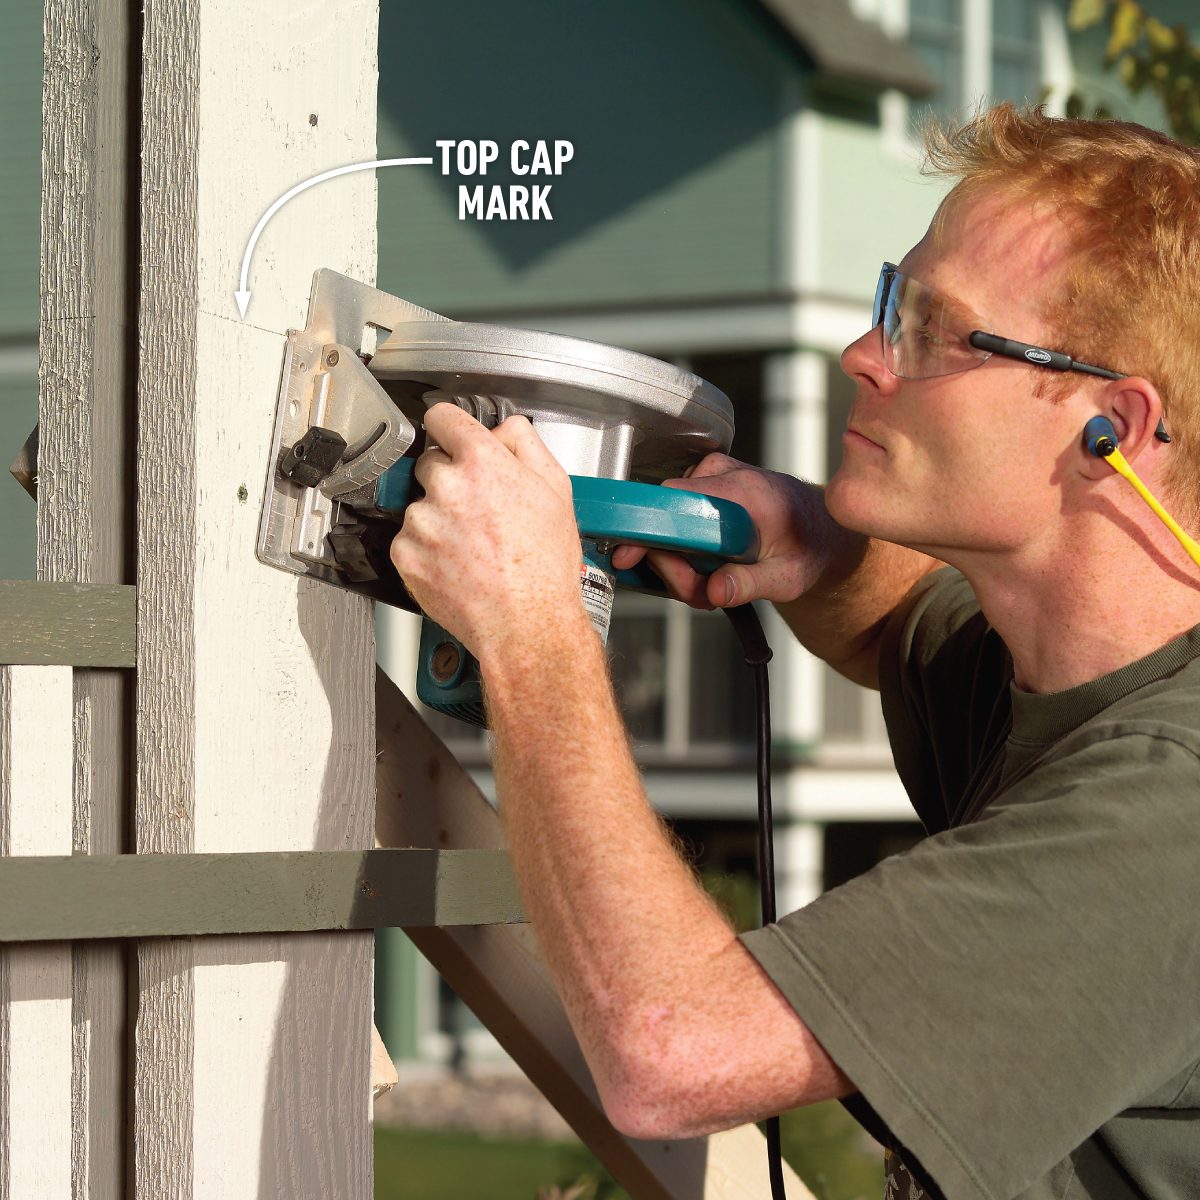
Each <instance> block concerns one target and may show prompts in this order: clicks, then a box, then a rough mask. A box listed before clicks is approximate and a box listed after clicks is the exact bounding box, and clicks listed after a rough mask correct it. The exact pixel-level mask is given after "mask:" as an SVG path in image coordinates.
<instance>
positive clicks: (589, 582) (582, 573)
mask: <svg viewBox="0 0 1200 1200" xmlns="http://www.w3.org/2000/svg"><path fill="white" fill-rule="evenodd" d="M579 586H580V587H581V588H582V589H583V607H584V608H585V609H587V615H588V619H589V620H590V621H591V623H592V628H593V629H595V631H596V632H597V633H598V634H599V635H600V641H601V642H603V643H604V644H605V645H607V644H608V627H609V625H610V624H611V623H612V606H613V592H614V590H615V589H614V586H613V580H612V576H610V575H609V574H608V572H607V571H602V570H601V569H600V568H599V567H596V566H593V565H592V564H591V563H590V562H587V561H584V562H582V563H580V564H579Z"/></svg>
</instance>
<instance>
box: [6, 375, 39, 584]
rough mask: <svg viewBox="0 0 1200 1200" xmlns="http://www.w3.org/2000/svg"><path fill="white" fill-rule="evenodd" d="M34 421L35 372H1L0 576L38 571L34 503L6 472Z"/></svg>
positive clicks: (17, 576)
mask: <svg viewBox="0 0 1200 1200" xmlns="http://www.w3.org/2000/svg"><path fill="white" fill-rule="evenodd" d="M36 424H37V372H36V368H33V369H31V370H30V371H29V372H28V373H27V374H24V375H8V374H0V579H33V578H34V577H35V576H36V574H37V505H35V504H34V502H33V501H32V500H31V499H30V498H29V497H28V496H27V495H26V494H25V490H24V489H23V488H22V487H21V485H20V484H19V483H18V482H17V481H16V480H15V479H14V478H13V477H12V476H11V475H10V474H9V473H8V468H9V464H11V463H12V461H13V459H14V458H16V457H17V453H18V451H19V450H20V449H21V447H22V446H23V445H24V444H25V439H26V438H27V437H28V436H29V434H30V431H31V430H32V429H33V427H34V425H36Z"/></svg>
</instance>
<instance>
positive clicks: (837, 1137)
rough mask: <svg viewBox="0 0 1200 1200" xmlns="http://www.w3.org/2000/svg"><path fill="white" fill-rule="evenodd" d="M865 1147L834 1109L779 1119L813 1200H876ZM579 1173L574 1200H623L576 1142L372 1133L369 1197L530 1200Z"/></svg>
mask: <svg viewBox="0 0 1200 1200" xmlns="http://www.w3.org/2000/svg"><path fill="white" fill-rule="evenodd" d="M865 1146H866V1143H865V1139H864V1138H863V1136H862V1134H861V1133H860V1132H859V1129H858V1126H857V1125H856V1124H855V1122H854V1121H853V1120H852V1119H851V1118H850V1117H849V1116H848V1115H847V1114H846V1112H845V1111H844V1110H843V1109H842V1107H841V1106H840V1105H838V1104H815V1105H813V1106H812V1107H811V1108H807V1109H803V1110H797V1111H796V1112H791V1113H787V1114H785V1115H784V1118H783V1153H784V1158H786V1159H787V1161H788V1162H789V1163H791V1165H792V1166H793V1167H794V1168H795V1169H796V1171H797V1173H798V1174H799V1175H800V1177H801V1178H802V1179H803V1180H804V1182H805V1183H807V1184H808V1186H809V1188H810V1189H811V1190H812V1192H813V1195H814V1196H815V1197H816V1198H817V1200H879V1197H880V1196H882V1194H883V1167H882V1164H881V1163H880V1158H879V1155H878V1153H873V1152H872V1151H870V1150H868V1149H866V1148H865ZM764 1153H765V1151H764ZM585 1176H586V1177H590V1178H591V1179H592V1180H593V1181H595V1185H596V1190H595V1191H594V1192H591V1191H585V1192H584V1193H583V1194H582V1195H581V1196H580V1197H579V1200H628V1197H627V1195H626V1193H625V1192H624V1191H622V1190H621V1189H620V1188H618V1187H617V1186H616V1184H614V1183H613V1182H612V1179H611V1177H610V1176H609V1175H608V1173H607V1172H606V1171H605V1170H604V1168H603V1167H601V1166H600V1164H599V1163H598V1162H597V1161H596V1160H595V1158H593V1157H592V1155H591V1154H590V1153H589V1151H588V1150H586V1149H585V1148H584V1147H583V1146H581V1145H580V1144H579V1143H577V1142H539V1141H511V1140H500V1139H494V1138H483V1137H479V1136H477V1135H476V1134H471V1133H431V1132H428V1131H425V1130H416V1129H387V1128H385V1127H382V1126H380V1127H377V1128H376V1130H375V1200H536V1197H537V1195H538V1190H539V1189H540V1188H546V1189H549V1188H552V1187H554V1186H558V1187H560V1188H568V1187H570V1186H571V1185H572V1184H575V1183H578V1182H579V1181H580V1180H582V1179H583V1178H584V1177H585Z"/></svg>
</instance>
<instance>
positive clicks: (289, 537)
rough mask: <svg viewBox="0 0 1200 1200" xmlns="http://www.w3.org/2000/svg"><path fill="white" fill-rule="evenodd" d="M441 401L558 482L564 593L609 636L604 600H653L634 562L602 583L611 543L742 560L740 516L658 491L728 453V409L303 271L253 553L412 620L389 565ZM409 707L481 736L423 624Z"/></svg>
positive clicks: (462, 684)
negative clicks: (524, 424)
mask: <svg viewBox="0 0 1200 1200" xmlns="http://www.w3.org/2000/svg"><path fill="white" fill-rule="evenodd" d="M442 401H450V402H452V403H455V404H457V405H458V406H459V407H461V408H463V409H464V410H465V411H467V412H469V413H471V414H472V415H474V416H476V417H477V418H478V419H480V420H482V421H483V422H484V423H485V424H487V425H494V424H495V423H497V422H498V421H499V420H500V419H501V418H502V417H503V416H506V415H508V414H510V413H520V414H523V415H524V416H526V417H528V418H529V420H530V421H531V422H532V424H533V426H534V428H535V429H536V430H537V432H538V433H539V435H540V436H541V438H542V440H543V441H544V442H545V443H546V445H547V447H548V448H549V449H550V451H551V453H552V454H553V455H554V456H555V458H557V459H558V461H559V462H560V463H561V464H562V466H563V467H564V469H565V470H566V471H567V472H568V474H569V475H570V476H571V486H572V491H573V495H574V503H575V517H576V521H577V522H578V525H579V534H580V542H581V547H582V555H581V565H580V586H581V588H582V591H583V599H584V604H585V606H586V608H587V610H588V613H589V615H590V617H591V619H592V623H593V625H594V626H595V628H596V630H597V632H598V633H599V635H600V637H601V638H602V639H605V638H607V634H608V627H609V620H610V616H611V611H612V603H613V594H614V590H615V588H618V587H622V588H634V589H637V590H641V591H652V592H660V593H661V592H663V587H662V584H661V582H660V581H659V580H658V577H657V576H656V575H654V574H653V572H651V571H650V570H649V569H648V568H647V567H645V565H644V564H643V565H642V566H640V567H639V568H637V569H635V570H633V571H621V572H616V571H614V570H613V567H612V551H613V550H614V549H615V547H616V546H618V545H621V544H632V545H641V546H646V547H649V548H652V549H665V550H673V551H676V552H678V553H681V554H685V555H687V556H688V557H689V558H690V559H691V560H692V561H693V564H694V565H695V566H696V568H697V569H698V570H701V571H704V572H711V571H712V570H715V569H716V567H717V566H718V565H720V563H722V562H728V561H736V562H752V561H754V559H755V557H756V555H757V550H758V539H757V534H756V531H755V529H754V526H753V523H752V521H751V520H750V517H749V515H748V514H747V513H746V511H745V510H744V509H743V508H741V507H740V506H739V505H736V504H733V503H731V502H730V501H727V500H720V499H716V498H713V497H709V496H703V495H699V494H697V493H695V492H688V491H682V490H679V489H675V488H664V487H661V486H660V483H661V481H662V480H663V479H665V478H669V477H671V476H673V475H681V474H682V473H683V471H684V470H685V469H686V468H687V467H688V466H690V465H693V464H695V463H697V462H699V461H700V459H701V458H703V457H704V455H706V454H708V453H710V452H712V451H727V450H728V449H729V446H730V444H731V442H732V439H733V408H732V405H731V404H730V403H729V400H728V398H727V397H726V396H725V395H724V394H723V393H722V392H720V391H718V390H717V389H716V388H714V387H713V386H712V385H711V384H709V383H706V382H705V381H704V380H703V379H700V378H699V377H697V376H695V375H692V374H690V373H689V372H687V371H683V370H681V369H679V368H678V367H675V366H673V365H671V364H670V363H665V362H661V361H659V360H658V359H653V358H648V357H646V356H645V355H641V354H635V353H632V352H630V351H626V350H618V349H615V348H613V347H610V346H604V345H601V344H599V343H596V342H587V341H583V340H581V339H579V338H569V337H563V336H561V335H557V334H550V333H542V332H539V331H536V330H523V329H509V328H506V327H503V326H496V325H481V324H470V323H466V322H457V321H451V320H448V319H447V318H445V317H442V316H439V315H438V314H437V313H433V312H430V311H429V310H427V309H423V308H420V307H418V306H417V305H415V304H412V303H410V302H409V301H406V300H401V299H398V298H397V297H394V296H388V295H386V294H385V293H383V292H379V291H376V290H375V289H374V288H370V287H367V286H366V285H364V284H360V283H357V282H355V281H354V280H352V279H347V278H346V277H345V276H342V275H338V274H336V273H335V272H332V271H318V272H317V273H316V276H315V277H314V282H313V292H312V296H311V298H310V306H309V317H308V324H307V326H306V327H305V329H304V330H301V331H296V330H293V331H291V332H290V333H289V334H288V342H287V349H286V353H285V358H284V369H283V378H282V383H281V387H280V392H279V400H278V405H277V409H276V419H275V429H274V436H273V441H272V447H271V456H270V464H269V469H268V478H267V486H266V499H265V501H264V505H263V514H262V521H261V524H260V527H259V540H258V556H259V558H260V559H261V560H262V561H263V562H265V563H268V564H270V565H271V566H273V567H277V568H279V569H280V570H285V571H291V572H293V573H295V574H301V575H308V576H311V577H315V578H319V579H322V580H325V581H326V582H329V583H333V584H335V585H337V586H339V587H343V588H347V589H349V590H351V591H356V592H360V593H362V594H364V595H367V596H370V597H372V598H373V599H376V600H381V601H383V602H385V603H387V604H393V605H396V606H398V607H402V608H408V609H410V610H413V611H419V610H418V609H417V607H416V605H415V604H414V603H413V600H412V597H411V595H410V594H409V592H408V590H407V588H405V586H404V583H403V580H401V579H400V578H399V576H398V575H397V573H396V570H395V568H394V567H393V566H392V563H391V558H390V554H389V551H390V547H391V542H392V539H393V538H394V536H395V534H396V532H397V530H398V529H399V527H400V525H401V524H402V523H403V520H404V511H405V509H406V508H407V506H408V505H409V503H411V502H412V500H413V499H415V498H416V496H415V483H414V480H413V477H412V468H413V465H414V463H415V458H416V447H415V445H414V443H416V441H417V427H418V426H419V425H421V423H422V419H423V415H424V411H425V409H426V408H427V407H428V406H431V405H433V404H436V403H439V402H442ZM417 692H418V695H419V697H420V699H421V700H422V701H423V702H424V703H425V704H427V705H428V706H429V707H431V708H434V709H437V710H439V711H442V712H445V713H448V714H450V715H453V716H456V717H458V718H460V719H462V720H465V721H470V722H472V723H474V724H479V725H482V724H484V723H485V716H484V711H483V701H482V688H481V685H480V680H479V668H478V664H477V663H476V662H475V661H474V659H473V658H472V657H471V656H470V655H469V654H468V653H467V651H466V650H465V648H464V647H463V646H462V645H461V644H460V643H459V642H458V641H457V640H456V639H455V638H453V637H452V636H451V635H450V634H448V633H447V632H446V631H445V630H443V629H441V628H440V627H438V626H436V625H434V624H433V623H432V622H431V621H429V620H428V619H426V620H425V622H424V625H423V627H422V636H421V653H420V659H419V668H418V677H417Z"/></svg>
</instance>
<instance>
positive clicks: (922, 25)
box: [908, 0, 1042, 120]
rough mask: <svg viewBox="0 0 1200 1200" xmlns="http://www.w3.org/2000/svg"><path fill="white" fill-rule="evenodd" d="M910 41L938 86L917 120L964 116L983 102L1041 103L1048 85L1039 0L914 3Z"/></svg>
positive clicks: (911, 1) (910, 0) (910, 7)
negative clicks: (932, 114) (1044, 77)
mask: <svg viewBox="0 0 1200 1200" xmlns="http://www.w3.org/2000/svg"><path fill="white" fill-rule="evenodd" d="M908 38H909V41H910V43H911V44H912V46H913V48H914V49H915V50H916V52H917V53H918V55H920V57H921V59H922V60H923V61H924V62H925V64H926V66H928V67H929V69H930V71H931V72H932V73H933V76H934V78H935V79H936V80H937V81H938V90H937V92H936V93H935V94H934V96H933V97H932V98H931V99H930V100H928V101H926V102H925V103H923V104H921V105H919V106H914V107H913V110H912V111H913V115H914V118H916V119H917V120H919V119H920V116H921V114H922V113H923V112H925V111H927V110H928V109H930V108H931V109H932V110H933V111H934V112H935V113H936V114H937V115H938V116H939V117H954V116H959V117H961V116H964V115H966V114H967V113H969V112H970V111H971V110H972V109H973V108H974V106H975V105H976V104H977V103H978V102H979V101H980V100H989V101H995V100H1015V101H1018V102H1019V101H1025V100H1029V101H1033V100H1037V98H1038V94H1039V91H1040V85H1041V79H1042V65H1041V46H1040V38H1039V35H1038V17H1037V5H1036V0H908Z"/></svg>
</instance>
